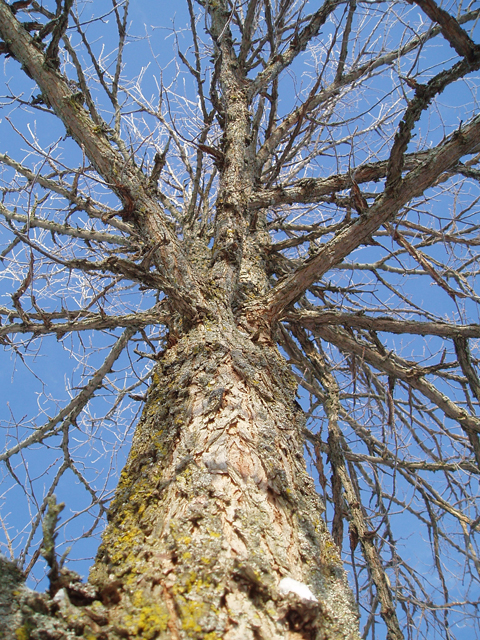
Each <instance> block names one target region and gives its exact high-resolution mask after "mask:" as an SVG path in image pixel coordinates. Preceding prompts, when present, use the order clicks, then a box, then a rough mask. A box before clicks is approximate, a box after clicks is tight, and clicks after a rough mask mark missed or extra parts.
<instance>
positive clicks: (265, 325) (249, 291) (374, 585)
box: [0, 0, 480, 638]
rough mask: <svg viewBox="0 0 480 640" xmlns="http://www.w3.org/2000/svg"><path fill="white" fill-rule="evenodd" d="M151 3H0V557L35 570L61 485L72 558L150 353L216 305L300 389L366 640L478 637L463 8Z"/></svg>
mask: <svg viewBox="0 0 480 640" xmlns="http://www.w3.org/2000/svg"><path fill="white" fill-rule="evenodd" d="M159 4H162V6H161V7H159ZM163 4H164V3H154V2H150V1H147V2H142V3H130V2H129V0H124V1H123V2H119V1H117V0H112V2H111V3H109V2H107V1H106V0H105V1H104V0H100V1H98V2H95V3H88V2H83V1H80V0H78V1H77V2H76V3H74V2H73V0H63V2H62V0H56V2H53V0H52V1H50V0H44V2H41V3H38V2H36V1H35V0H19V1H16V2H11V3H7V2H6V1H5V0H0V39H1V42H0V53H1V54H2V64H3V70H2V81H3V89H2V91H1V96H0V104H1V111H0V127H1V131H2V135H1V143H0V191H1V199H0V222H1V225H2V237H1V243H2V247H1V253H0V256H1V260H2V280H1V290H0V291H1V294H2V298H1V306H0V319H1V325H0V341H1V343H2V348H3V365H2V369H3V372H2V385H3V388H4V390H5V395H6V399H7V401H8V402H7V403H6V406H4V410H3V417H2V420H1V423H0V424H1V428H2V434H3V437H4V448H3V452H2V453H1V454H0V460H1V461H2V467H1V473H2V493H1V497H2V516H1V522H0V523H1V525H2V532H0V533H1V538H0V545H1V546H0V549H1V551H2V552H3V553H4V554H5V555H6V556H7V557H10V558H11V559H14V558H15V559H17V562H18V565H19V566H20V568H21V569H22V570H23V571H25V572H26V573H27V575H30V577H31V578H32V580H34V581H35V580H37V581H38V580H40V579H41V578H42V575H43V571H44V565H45V562H44V560H42V554H43V557H44V558H45V559H46V560H47V561H48V560H49V558H50V561H49V564H50V569H52V564H55V563H56V562H57V560H55V558H54V555H55V554H53V555H52V554H50V556H49V555H48V553H46V551H45V540H44V538H42V535H43V534H42V521H44V520H45V516H46V513H47V507H48V504H49V503H50V504H51V497H52V495H53V494H56V495H57V496H58V497H59V499H61V500H62V501H64V502H65V503H66V508H65V509H64V511H63V512H62V517H61V520H60V522H59V524H58V523H57V522H56V520H55V524H54V526H57V524H58V538H57V545H58V549H59V554H60V555H61V554H62V553H63V552H65V556H66V558H67V560H66V563H67V565H68V564H69V563H71V565H72V567H73V568H74V567H75V563H74V560H75V559H79V558H82V557H84V556H88V557H92V556H93V555H94V554H95V551H96V547H97V545H98V538H99V535H100V533H101V532H102V530H103V528H104V526H105V519H106V513H107V508H108V505H109V502H110V500H111V499H112V495H113V492H114V490H115V487H116V485H117V482H118V477H119V473H120V471H121V468H122V466H123V464H124V462H125V459H126V456H127V455H128V449H129V446H130V444H131V440H132V434H133V430H134V427H135V424H136V423H137V421H138V418H139V416H140V414H141V411H142V407H143V403H144V401H145V400H146V398H147V392H148V388H149V386H150V384H151V376H152V371H153V370H154V369H153V367H155V366H156V365H157V363H158V362H160V361H161V360H162V358H163V357H164V355H165V354H166V353H167V352H168V351H169V349H171V348H172V347H174V346H175V344H176V343H178V341H179V340H180V339H181V337H182V336H183V335H185V334H186V333H188V332H189V331H190V330H191V328H192V327H195V326H198V325H199V324H201V325H202V326H204V327H207V328H208V326H209V325H210V324H215V325H216V326H217V324H218V326H221V324H222V322H224V323H225V326H227V325H228V324H229V323H233V324H235V326H236V327H237V328H238V329H239V331H241V332H243V333H242V335H246V336H250V339H251V340H252V342H254V343H255V344H259V345H263V344H265V345H273V344H276V345H277V346H278V349H279V352H280V353H281V354H282V355H283V356H284V357H285V358H286V360H287V362H288V365H289V367H290V370H291V373H292V374H293V376H294V379H295V381H296V384H298V392H297V402H298V404H299V405H300V407H301V408H302V409H303V410H304V412H305V414H306V424H305V426H304V427H302V431H303V437H304V439H305V459H306V463H307V468H308V469H309V470H310V472H311V474H312V476H313V477H314V479H315V482H316V486H317V489H318V492H319V494H320V496H321V498H322V499H323V501H324V503H325V508H326V510H325V513H324V517H325V518H326V521H327V525H328V527H329V528H330V530H331V532H332V536H333V540H334V541H335V543H336V545H337V546H338V547H339V549H340V550H341V553H342V558H343V561H344V565H345V567H346V569H347V572H348V575H349V580H350V583H351V585H352V588H353V592H354V595H355V597H356V599H357V602H358V604H359V610H360V614H361V633H362V634H363V637H365V638H367V637H368V638H370V637H371V638H374V637H377V635H378V633H380V634H382V633H384V631H385V629H386V630H387V632H388V634H389V637H391V638H401V637H405V638H410V637H412V638H413V637H429V638H434V637H441V638H455V637H458V638H460V637H464V638H465V637H466V636H465V635H463V634H464V633H465V630H464V629H465V627H466V628H468V629H469V632H470V633H471V634H472V635H471V636H470V637H472V638H473V637H474V634H475V630H476V632H477V633H478V605H479V603H480V601H479V596H478V594H479V580H480V560H479V558H478V553H479V550H478V537H479V532H480V511H479V504H478V492H479V483H478V477H479V476H478V474H479V472H480V441H479V433H480V417H479V402H480V379H479V376H478V362H479V360H478V344H479V342H478V340H479V338H480V325H479V324H478V304H479V302H480V298H479V296H478V293H477V291H478V286H476V283H477V276H478V270H479V264H478V252H477V247H478V245H479V244H480V235H479V232H480V222H479V215H478V202H479V199H480V188H479V180H480V111H479V108H478V102H477V89H478V80H479V75H478V70H479V68H480V45H479V44H477V42H479V37H478V26H477V23H478V19H479V17H480V9H477V8H475V3H473V2H472V3H467V4H464V3H458V2H453V3H452V2H451V3H446V2H445V3H443V5H442V4H441V3H437V2H435V0H415V1H414V2H413V1H412V2H375V1H372V0H348V1H346V0H326V2H324V3H321V4H319V3H316V2H312V1H311V0H197V1H196V2H195V1H194V0H185V2H182V3H179V4H181V6H178V7H175V8H172V7H164V6H163ZM175 11H176V13H175ZM242 366H243V369H242ZM247 366H250V365H246V364H245V365H238V367H240V369H242V371H243V373H241V372H240V373H238V375H239V376H241V375H244V376H246V377H245V379H247V378H248V380H249V381H252V380H253V379H256V381H257V383H258V385H260V387H259V388H263V387H262V385H263V384H264V382H265V380H264V377H265V376H266V375H267V374H265V373H264V372H262V368H261V366H260V365H259V368H258V369H257V371H256V372H254V373H252V374H248V375H247V373H245V371H247ZM240 369H238V371H240ZM11 383H12V384H11ZM186 384H187V383H186ZM264 386H265V389H266V388H267V387H268V385H267V383H266V382H265V385H264ZM219 389H222V392H221V393H220V392H218V389H216V390H214V391H215V392H216V393H217V396H218V397H217V396H215V397H213V395H212V393H213V392H210V391H209V393H210V395H209V396H208V398H209V400H208V403H209V407H210V409H209V411H212V409H211V407H212V406H213V405H214V408H215V410H217V409H219V408H221V407H223V406H224V405H222V403H223V402H224V396H225V393H227V392H226V391H224V388H223V387H221V388H220V387H219ZM259 393H260V395H261V394H262V393H263V396H264V397H266V396H265V394H267V391H263V392H262V391H260V392H259ZM181 471H182V470H180V471H178V473H181ZM279 482H280V481H279ZM279 491H280V490H279ZM42 540H43V543H42ZM42 544H43V545H44V546H43V547H42ZM62 562H63V559H62V560H59V563H60V564H62ZM172 637H174V636H172ZM192 637H193V636H192ZM302 637H304V636H302Z"/></svg>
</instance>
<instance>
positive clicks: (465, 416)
mask: <svg viewBox="0 0 480 640" xmlns="http://www.w3.org/2000/svg"><path fill="white" fill-rule="evenodd" d="M316 333H317V334H318V335H319V336H320V337H321V338H322V339H323V340H326V341H327V342H331V343H332V344H334V345H335V346H337V347H338V348H339V349H341V350H342V351H344V352H347V353H353V354H355V355H356V356H359V357H360V358H362V359H363V360H365V362H368V363H369V364H371V365H372V366H373V367H375V368H376V369H378V370H379V371H383V372H384V373H386V374H387V375H389V376H393V377H394V378H397V379H399V380H402V381H403V382H405V383H406V384H407V385H409V386H410V387H412V388H413V389H416V390H417V391H420V393H422V394H423V395H424V396H425V397H426V398H428V399H429V400H430V401H431V402H433V403H434V404H435V405H437V407H438V408H439V409H441V410H442V411H443V412H444V414H445V415H446V416H447V417H448V418H450V419H451V420H454V421H455V422H457V423H458V424H460V425H461V426H462V427H463V428H464V429H465V431H466V432H467V433H468V432H469V431H470V430H471V431H476V432H477V433H480V420H479V419H478V418H477V417H476V416H473V415H471V414H469V413H468V412H467V411H465V410H464V409H462V408H461V407H459V405H458V404H457V403H456V402H454V401H453V400H450V398H447V396H446V395H445V394H443V393H441V391H439V390H438V389H437V388H436V387H435V386H434V385H433V384H431V383H430V382H427V380H425V378H424V377H423V376H422V371H421V369H419V368H418V367H417V365H416V364H415V363H412V362H408V361H406V360H403V359H401V358H399V357H398V356H394V355H393V354H387V355H382V354H380V353H378V352H377V351H375V350H374V349H372V348H371V347H370V346H369V345H368V344H367V343H365V342H359V341H357V340H355V339H354V338H352V337H351V336H349V335H348V334H347V333H346V332H345V331H342V330H341V329H333V328H330V327H321V328H317V329H316Z"/></svg>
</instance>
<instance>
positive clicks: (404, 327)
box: [282, 310, 480, 339]
mask: <svg viewBox="0 0 480 640" xmlns="http://www.w3.org/2000/svg"><path fill="white" fill-rule="evenodd" d="M282 319H283V320H286V321H288V322H295V323H297V322H298V323H300V324H302V325H303V326H304V327H305V328H307V329H310V330H312V331H313V330H315V329H317V328H320V327H322V326H325V325H343V326H347V327H355V328H357V329H367V330H368V331H385V332H388V333H396V334H404V333H407V334H413V335H418V336H440V337H442V338H451V339H454V338H456V336H461V337H462V338H480V324H467V325H455V324H448V323H441V322H416V321H415V320H392V319H391V318H383V317H375V318H373V317H371V316H366V315H357V314H354V313H341V312H340V311H331V310H319V311H292V312H289V313H286V314H285V315H284V316H283V318H282Z"/></svg>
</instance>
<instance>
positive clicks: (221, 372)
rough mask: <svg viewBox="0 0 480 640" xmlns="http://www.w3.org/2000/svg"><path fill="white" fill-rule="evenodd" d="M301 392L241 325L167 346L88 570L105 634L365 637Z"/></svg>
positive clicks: (198, 332) (230, 639)
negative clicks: (325, 515) (311, 448)
mask: <svg viewBox="0 0 480 640" xmlns="http://www.w3.org/2000/svg"><path fill="white" fill-rule="evenodd" d="M295 388H296V382H295V380H294V378H293V376H292V375H291V374H290V373H289V371H288V367H287V366H286V363H285V361H284V360H283V358H282V357H281V356H280V354H279V353H278V351H277V350H276V348H275V347H273V346H265V345H263V346H262V345H260V344H258V343H257V344H256V343H253V342H251V340H250V339H249V338H248V337H246V335H245V334H244V333H243V332H240V331H239V330H238V329H236V328H235V327H234V326H225V325H208V324H206V325H203V326H202V325H199V326H198V327H197V328H195V329H193V330H192V331H191V332H190V333H189V334H187V335H185V336H184V337H183V338H182V339H181V340H180V341H179V342H178V343H177V344H176V345H175V346H173V347H172V348H170V349H169V350H168V351H167V352H166V353H165V355H164V357H163V359H162V361H161V363H160V364H159V366H158V367H157V369H156V370H155V373H154V376H153V384H152V386H151V389H150V392H149V397H148V400H147V403H146V406H145V410H144V413H143V417H142V420H141V422H140V424H139V426H138V428H137V431H136V434H135V437H134V442H133V446H132V451H131V453H130V456H129V460H128V462H127V465H126V467H125V469H124V471H123V473H122V476H121V479H120V483H119V486H118V489H117V493H116V497H115V499H114V501H113V504H112V506H111V509H110V517H109V520H110V522H109V524H108V526H107V529H106V532H105V535H104V538H103V544H102V546H101V547H100V550H99V554H98V557H97V560H96V563H95V566H94V568H93V570H92V573H91V577H90V580H91V581H92V582H93V583H94V584H95V585H96V586H97V589H98V590H99V592H100V593H102V594H103V598H104V601H105V602H108V603H109V607H110V624H111V632H110V635H109V637H116V635H115V634H118V635H120V636H122V635H124V636H125V635H128V637H142V638H147V639H148V638H159V639H161V638H182V639H183V638H198V639H200V638H202V639H205V638H208V639H210V640H213V639H214V638H222V639H225V640H234V639H235V640H249V639H251V640H260V639H264V640H276V639H278V640H280V639H282V640H283V639H285V638H288V639H289V640H294V639H295V640H301V639H303V638H304V639H307V638H309V639H310V638H315V639H324V640H326V639H327V638H336V639H337V638H338V639H340V638H349V639H353V638H358V635H357V631H356V628H357V614H356V611H355V604H354V602H353V598H352V594H351V591H350V588H349V587H348V585H347V582H346V578H345V574H344V571H343V569H342V565H341V561H340V558H339V555H338V550H337V547H336V546H335V544H334V543H333V541H332V538H331V536H330V534H329V533H328V531H327V529H326V526H325V524H324V522H323V519H322V511H323V507H322V504H321V502H320V500H319V497H318V495H317V493H316V491H315V487H314V484H313V481H312V479H311V478H310V477H309V476H308V474H307V473H306V470H305V465H304V461H303V435H302V434H303V428H304V417H303V412H302V411H301V410H300V408H299V407H298V405H297V404H296V402H295V400H294V394H295ZM286 578H291V579H293V580H296V581H298V583H301V584H303V585H305V586H306V587H308V589H309V590H310V592H311V594H310V595H309V592H308V591H305V593H304V594H303V596H302V595H301V594H300V595H298V594H297V595H295V593H293V591H292V590H291V589H290V588H289V587H288V584H289V582H288V580H287V581H285V579H286ZM282 580H283V582H282ZM292 584H294V585H295V584H296V583H292ZM289 589H290V590H289ZM112 634H113V635H112Z"/></svg>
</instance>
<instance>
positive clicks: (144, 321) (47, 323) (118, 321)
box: [0, 307, 167, 337]
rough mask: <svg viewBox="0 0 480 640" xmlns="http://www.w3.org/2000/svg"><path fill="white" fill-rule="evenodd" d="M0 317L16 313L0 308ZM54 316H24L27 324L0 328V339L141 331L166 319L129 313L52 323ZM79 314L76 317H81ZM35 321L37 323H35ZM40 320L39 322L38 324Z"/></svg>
mask: <svg viewBox="0 0 480 640" xmlns="http://www.w3.org/2000/svg"><path fill="white" fill-rule="evenodd" d="M0 315H8V317H9V318H12V317H15V316H16V317H18V313H16V312H9V310H8V309H5V310H4V309H3V308H2V307H0ZM54 315H55V314H51V313H44V314H42V316H40V315H39V314H38V313H37V314H26V316H27V318H28V322H22V323H18V322H10V323H9V324H6V325H4V326H2V327H0V337H1V336H7V335H13V334H17V333H21V334H25V333H33V335H34V336H45V335H50V334H54V335H56V336H57V337H60V336H62V335H64V334H66V333H70V332H71V331H91V330H93V329H97V330H102V329H117V328H119V327H132V328H134V329H141V328H142V327H146V326H148V325H151V324H165V323H166V322H167V318H166V317H165V316H164V315H161V314H160V313H158V312H156V311H145V312H138V313H130V314H127V315H124V316H108V315H106V314H100V313H92V314H91V315H90V316H89V317H88V318H85V319H83V320H80V319H76V318H75V314H73V313H72V317H73V319H72V320H71V321H69V322H52V321H53V320H54V318H53V317H52V316H54ZM81 315H82V314H81V312H79V313H78V314H77V316H80V317H81ZM35 320H37V321H35ZM38 320H40V321H41V322H38Z"/></svg>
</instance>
